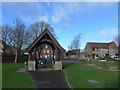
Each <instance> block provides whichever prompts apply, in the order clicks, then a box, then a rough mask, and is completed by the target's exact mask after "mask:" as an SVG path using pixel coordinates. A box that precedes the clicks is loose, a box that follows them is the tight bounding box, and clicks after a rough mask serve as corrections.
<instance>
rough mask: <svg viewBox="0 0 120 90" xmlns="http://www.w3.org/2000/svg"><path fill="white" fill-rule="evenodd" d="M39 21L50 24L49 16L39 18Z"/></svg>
mask: <svg viewBox="0 0 120 90" xmlns="http://www.w3.org/2000/svg"><path fill="white" fill-rule="evenodd" d="M37 20H38V21H45V22H48V17H47V16H39V17H38V18H37Z"/></svg>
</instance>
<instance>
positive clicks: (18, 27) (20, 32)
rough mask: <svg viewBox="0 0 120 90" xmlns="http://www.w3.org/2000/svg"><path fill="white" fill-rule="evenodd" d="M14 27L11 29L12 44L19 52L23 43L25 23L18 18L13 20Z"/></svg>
mask: <svg viewBox="0 0 120 90" xmlns="http://www.w3.org/2000/svg"><path fill="white" fill-rule="evenodd" d="M13 24H14V29H13V35H12V38H13V45H14V47H16V49H17V51H18V53H20V52H21V49H22V47H23V45H24V44H25V41H24V40H25V37H26V36H25V28H26V26H25V24H24V22H23V21H22V19H20V18H16V19H15V20H13Z"/></svg>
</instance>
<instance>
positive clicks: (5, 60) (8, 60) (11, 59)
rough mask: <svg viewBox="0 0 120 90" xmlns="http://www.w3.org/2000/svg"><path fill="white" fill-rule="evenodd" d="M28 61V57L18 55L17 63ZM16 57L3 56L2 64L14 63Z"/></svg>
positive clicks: (10, 55) (11, 55)
mask: <svg viewBox="0 0 120 90" xmlns="http://www.w3.org/2000/svg"><path fill="white" fill-rule="evenodd" d="M27 60H28V55H18V58H17V62H18V63H24V62H25V61H27ZM14 61H15V55H13V54H2V63H14Z"/></svg>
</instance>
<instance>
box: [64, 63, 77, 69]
mask: <svg viewBox="0 0 120 90" xmlns="http://www.w3.org/2000/svg"><path fill="white" fill-rule="evenodd" d="M74 64H75V63H63V64H62V68H63V69H66V68H68V67H71V66H72V65H74Z"/></svg>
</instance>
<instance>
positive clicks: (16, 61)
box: [15, 50, 18, 63]
mask: <svg viewBox="0 0 120 90" xmlns="http://www.w3.org/2000/svg"><path fill="white" fill-rule="evenodd" d="M17 54H18V53H17V50H16V54H15V63H17Z"/></svg>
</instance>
